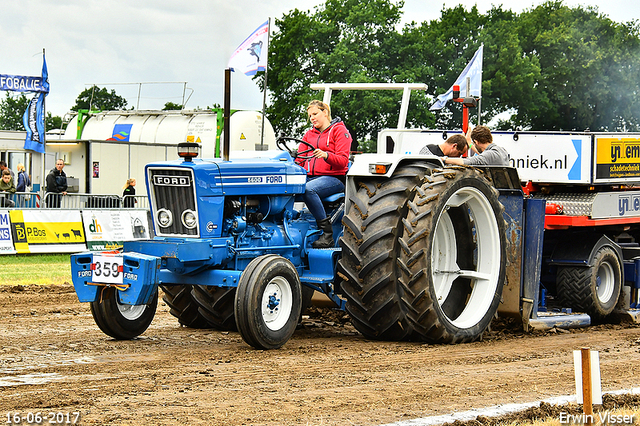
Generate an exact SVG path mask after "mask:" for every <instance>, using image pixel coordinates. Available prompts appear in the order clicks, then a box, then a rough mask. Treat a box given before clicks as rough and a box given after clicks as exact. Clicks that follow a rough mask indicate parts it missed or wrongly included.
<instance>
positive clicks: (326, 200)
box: [322, 192, 344, 203]
mask: <svg viewBox="0 0 640 426" xmlns="http://www.w3.org/2000/svg"><path fill="white" fill-rule="evenodd" d="M341 198H344V192H337V193H335V194H331V195H329V196H328V197H324V198H323V199H322V202H323V203H335V202H336V201H338V200H340V199H341Z"/></svg>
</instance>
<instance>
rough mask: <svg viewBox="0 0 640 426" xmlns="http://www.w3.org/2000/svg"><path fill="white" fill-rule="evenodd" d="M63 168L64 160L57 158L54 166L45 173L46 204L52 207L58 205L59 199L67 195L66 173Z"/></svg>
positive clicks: (57, 206)
mask: <svg viewBox="0 0 640 426" xmlns="http://www.w3.org/2000/svg"><path fill="white" fill-rule="evenodd" d="M62 169H64V160H63V159H62V158H58V160H57V161H56V166H55V167H54V168H53V169H51V171H50V172H49V174H48V175H47V181H46V183H47V193H48V195H47V204H48V206H49V207H52V208H59V207H60V200H61V197H62V196H63V195H67V175H66V174H65V172H64V171H63V170H62Z"/></svg>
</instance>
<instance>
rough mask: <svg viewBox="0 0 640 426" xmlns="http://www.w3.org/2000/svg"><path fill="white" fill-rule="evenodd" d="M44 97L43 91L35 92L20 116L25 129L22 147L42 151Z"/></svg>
mask: <svg viewBox="0 0 640 426" xmlns="http://www.w3.org/2000/svg"><path fill="white" fill-rule="evenodd" d="M44 97H45V94H44V93H36V95H35V96H34V97H33V99H31V101H29V105H28V106H27V110H26V111H25V112H24V115H23V116H22V124H23V125H24V128H25V130H26V131H27V137H26V138H25V141H24V149H30V150H32V151H36V152H39V153H43V152H44V139H43V137H42V135H44Z"/></svg>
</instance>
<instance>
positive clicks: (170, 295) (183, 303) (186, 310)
mask: <svg viewBox="0 0 640 426" xmlns="http://www.w3.org/2000/svg"><path fill="white" fill-rule="evenodd" d="M192 287H193V286H191V285H161V286H160V288H162V290H163V291H164V296H163V297H162V300H163V301H164V303H166V304H167V306H169V313H170V314H171V315H173V316H174V317H176V318H178V322H179V323H180V324H182V325H184V326H185V327H190V328H211V325H210V324H209V322H208V321H207V319H206V318H205V317H203V316H202V314H200V312H198V304H197V303H196V302H195V301H194V300H193V296H191V288H192Z"/></svg>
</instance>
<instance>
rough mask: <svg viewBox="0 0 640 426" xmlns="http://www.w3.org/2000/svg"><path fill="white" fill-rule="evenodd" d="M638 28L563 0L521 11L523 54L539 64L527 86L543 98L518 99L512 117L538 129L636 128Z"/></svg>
mask: <svg viewBox="0 0 640 426" xmlns="http://www.w3.org/2000/svg"><path fill="white" fill-rule="evenodd" d="M639 29H640V27H639V25H638V22H637V21H636V23H635V24H618V23H615V22H613V21H611V20H610V19H609V18H607V17H605V16H604V15H602V14H599V13H598V11H597V9H596V8H593V7H588V8H586V9H585V8H583V7H580V6H578V7H575V8H570V7H567V6H565V5H564V4H563V3H562V1H548V2H546V3H544V4H542V5H540V6H538V7H536V8H534V9H532V10H530V11H527V12H524V13H523V14H521V15H520V19H519V23H518V27H517V31H518V36H519V38H520V46H521V49H522V54H523V55H524V56H527V57H532V58H536V59H537V63H538V64H539V69H540V74H539V76H536V77H537V78H535V79H534V81H533V84H532V85H531V86H530V87H529V90H532V91H538V92H540V93H543V94H544V102H542V103H541V104H540V105H536V106H533V105H530V104H526V103H520V104H519V105H517V106H516V109H517V111H518V113H517V114H516V116H515V118H514V121H521V122H523V123H525V125H527V126H529V127H531V128H533V129H536V130H585V129H590V130H600V131H616V130H625V129H626V130H640V127H639V125H640V99H639V98H638V81H640V39H639V36H640V31H639Z"/></svg>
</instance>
